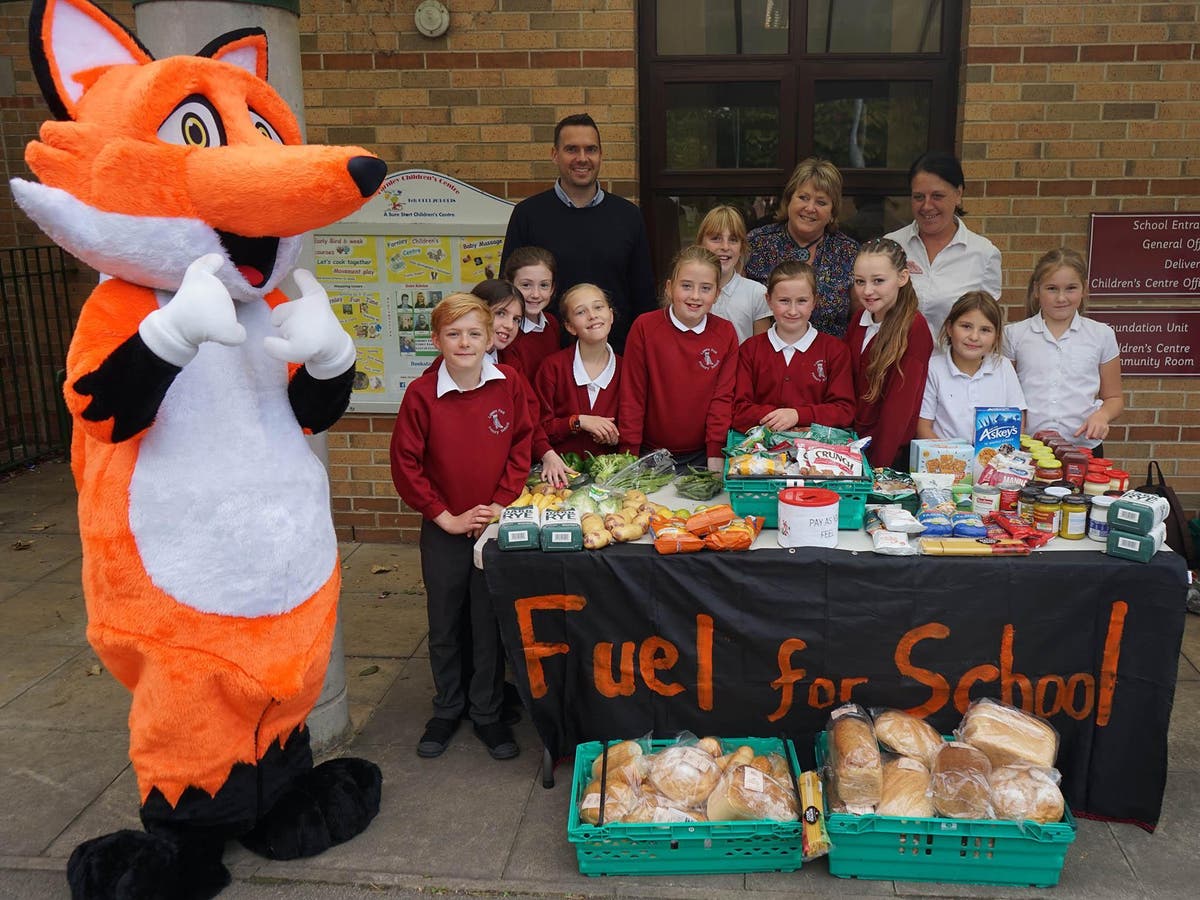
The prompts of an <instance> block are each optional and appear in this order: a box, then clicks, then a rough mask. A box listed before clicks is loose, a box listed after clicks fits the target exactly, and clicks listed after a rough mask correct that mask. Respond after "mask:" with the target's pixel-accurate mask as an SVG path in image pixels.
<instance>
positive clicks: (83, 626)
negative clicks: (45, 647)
mask: <svg viewBox="0 0 1200 900" xmlns="http://www.w3.org/2000/svg"><path fill="white" fill-rule="evenodd" d="M6 583H12V582H6ZM19 588H20V589H19V590H15V591H12V592H11V593H7V595H5V593H4V591H3V590H2V589H0V596H3V599H0V622H2V623H3V626H2V628H3V634H4V637H6V638H11V639H14V640H20V641H24V642H27V643H39V644H63V645H68V646H75V647H82V646H83V645H85V644H86V643H87V608H86V607H85V605H84V602H83V589H82V588H81V587H80V586H79V585H78V584H74V585H70V584H62V583H58V582H48V581H37V582H34V583H33V584H30V583H29V582H27V581H25V582H20V583H19Z"/></svg>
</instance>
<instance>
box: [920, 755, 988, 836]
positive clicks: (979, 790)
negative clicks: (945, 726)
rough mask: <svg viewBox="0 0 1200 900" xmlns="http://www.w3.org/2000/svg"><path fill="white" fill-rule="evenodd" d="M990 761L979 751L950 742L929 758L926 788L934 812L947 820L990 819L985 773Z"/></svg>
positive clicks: (986, 774)
mask: <svg viewBox="0 0 1200 900" xmlns="http://www.w3.org/2000/svg"><path fill="white" fill-rule="evenodd" d="M991 774H992V764H991V763H990V762H989V761H988V758H987V757H986V756H985V755H984V754H983V752H982V751H981V750H977V749H976V748H975V747H972V746H970V745H969V744H963V743H960V742H958V741H950V742H948V743H945V744H942V746H941V749H940V750H938V755H937V757H936V758H935V759H934V761H933V771H932V773H931V776H930V784H929V786H930V791H931V792H932V794H933V806H934V809H936V810H937V813H938V815H941V816H947V817H949V818H951V819H994V818H995V815H994V814H993V811H992V800H991V786H990V785H989V784H988V776H989V775H991Z"/></svg>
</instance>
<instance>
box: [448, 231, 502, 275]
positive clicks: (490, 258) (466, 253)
mask: <svg viewBox="0 0 1200 900" xmlns="http://www.w3.org/2000/svg"><path fill="white" fill-rule="evenodd" d="M503 249H504V238H503V237H465V238H463V239H462V244H461V245H459V254H458V262H459V265H460V266H461V267H462V275H461V276H460V278H459V281H461V282H463V284H466V285H474V284H478V283H479V282H481V281H483V280H484V279H485V278H499V277H500V251H501V250H503Z"/></svg>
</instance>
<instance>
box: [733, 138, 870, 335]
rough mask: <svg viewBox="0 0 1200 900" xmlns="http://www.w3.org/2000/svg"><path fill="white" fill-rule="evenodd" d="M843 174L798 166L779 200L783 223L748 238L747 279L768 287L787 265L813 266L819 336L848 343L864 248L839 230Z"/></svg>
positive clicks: (813, 163) (808, 163)
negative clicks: (856, 271) (858, 258)
mask: <svg viewBox="0 0 1200 900" xmlns="http://www.w3.org/2000/svg"><path fill="white" fill-rule="evenodd" d="M841 205H842V173H841V172H839V171H838V168H837V166H835V165H834V164H833V163H831V162H829V160H825V159H817V158H815V157H809V158H808V159H806V160H804V161H803V162H802V163H800V165H798V166H796V169H795V171H794V172H792V176H791V178H789V179H788V182H787V184H786V185H785V186H784V188H783V196H782V197H780V198H779V213H778V217H779V221H778V222H774V223H772V224H770V225H764V226H762V227H761V228H755V229H754V230H753V231H751V232H750V234H749V235H747V236H746V243H747V244H748V245H749V248H750V258H749V260H747V262H746V270H745V275H746V277H747V278H752V279H754V280H755V281H758V282H760V283H762V284H766V282H767V278H768V277H770V274H771V270H772V269H774V268H775V267H776V266H777V265H779V264H780V263H782V262H787V261H789V260H793V259H794V260H799V261H800V262H807V263H808V264H809V265H810V266H812V267H813V269H814V270H815V272H816V274H817V307H816V309H815V310H814V312H813V314H812V318H811V320H810V321H811V322H812V324H813V325H815V326H816V328H817V330H818V331H823V332H825V333H826V334H831V335H834V336H835V337H842V336H844V335H845V333H846V326H847V323H848V321H849V318H850V281H851V277H852V274H853V271H854V259H855V257H856V256H857V254H858V242H857V241H855V240H854V239H853V238H850V237H847V236H846V235H844V234H842V233H841V232H840V231H838V230H837V224H838V210H839V209H840V208H841Z"/></svg>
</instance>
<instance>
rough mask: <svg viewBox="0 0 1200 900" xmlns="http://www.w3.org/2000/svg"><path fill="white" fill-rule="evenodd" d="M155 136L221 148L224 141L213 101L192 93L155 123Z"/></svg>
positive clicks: (222, 126)
mask: <svg viewBox="0 0 1200 900" xmlns="http://www.w3.org/2000/svg"><path fill="white" fill-rule="evenodd" d="M255 124H256V125H257V122H256V123H255ZM260 130H261V128H260ZM158 139H159V140H160V141H165V142H166V143H168V144H181V145H183V146H184V147H220V146H224V144H225V126H224V124H223V123H222V122H221V116H220V114H219V113H218V112H217V111H216V110H215V109H213V106H212V104H211V103H209V102H208V101H207V100H205V99H204V98H203V97H200V96H198V95H194V94H193V95H192V96H191V97H188V98H187V99H186V100H184V101H183V102H182V103H180V104H179V105H178V106H177V107H175V109H174V110H173V111H172V112H171V114H170V115H169V116H167V119H166V121H165V122H163V123H162V124H161V125H159V126H158Z"/></svg>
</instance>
